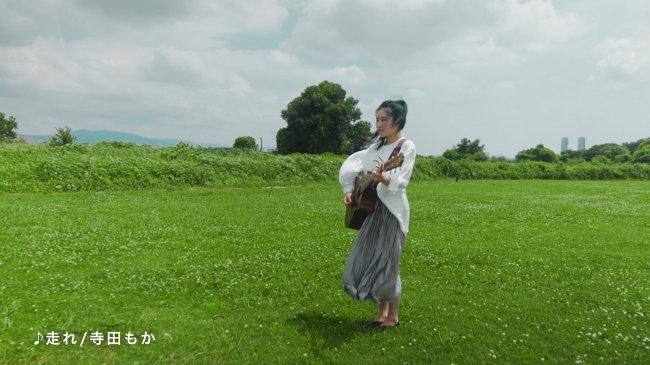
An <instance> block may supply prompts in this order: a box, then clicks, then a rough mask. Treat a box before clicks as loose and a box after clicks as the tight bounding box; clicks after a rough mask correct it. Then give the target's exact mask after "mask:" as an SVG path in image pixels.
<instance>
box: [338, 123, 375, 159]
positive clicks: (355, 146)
mask: <svg viewBox="0 0 650 365" xmlns="http://www.w3.org/2000/svg"><path fill="white" fill-rule="evenodd" d="M349 128H350V129H349V131H348V132H347V133H346V137H345V139H344V140H343V143H342V145H341V151H340V152H341V153H350V154H352V153H354V152H357V151H361V150H363V149H365V148H367V147H368V145H369V144H370V137H371V136H372V133H370V122H366V121H365V120H360V121H358V122H356V123H353V124H350V125H349Z"/></svg>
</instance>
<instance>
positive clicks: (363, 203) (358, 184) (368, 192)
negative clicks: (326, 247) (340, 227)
mask: <svg viewBox="0 0 650 365" xmlns="http://www.w3.org/2000/svg"><path fill="white" fill-rule="evenodd" d="M404 141H405V139H402V140H401V141H400V143H399V144H398V145H397V147H395V149H394V150H393V153H392V154H391V156H390V159H388V161H386V162H383V161H381V162H379V161H377V160H375V162H377V163H378V164H379V166H378V168H377V172H378V173H383V172H385V171H391V170H393V169H395V168H398V167H400V166H402V163H403V162H404V154H402V153H398V152H399V149H400V147H401V146H402V143H404ZM380 160H381V158H380ZM376 188H377V183H376V182H375V181H374V180H373V178H372V171H366V173H365V175H363V176H361V177H359V176H357V177H356V178H355V179H354V191H353V192H352V203H351V204H350V205H348V206H346V207H345V227H346V228H350V229H356V230H359V229H361V226H362V225H363V222H364V221H365V220H366V217H368V215H369V214H370V213H372V211H373V210H374V209H375V201H376V199H377V190H376Z"/></svg>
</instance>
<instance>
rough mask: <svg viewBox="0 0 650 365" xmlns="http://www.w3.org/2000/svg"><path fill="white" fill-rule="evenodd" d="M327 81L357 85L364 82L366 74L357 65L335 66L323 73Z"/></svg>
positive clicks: (344, 84)
mask: <svg viewBox="0 0 650 365" xmlns="http://www.w3.org/2000/svg"><path fill="white" fill-rule="evenodd" d="M325 79H326V80H328V81H332V82H336V83H338V84H341V86H343V88H344V89H345V87H346V86H352V87H359V86H363V85H364V84H365V83H366V74H365V73H364V72H363V70H361V69H360V68H359V67H357V66H350V67H337V68H335V69H333V70H331V71H328V72H327V73H326V74H325Z"/></svg>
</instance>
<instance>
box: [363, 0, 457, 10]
mask: <svg viewBox="0 0 650 365" xmlns="http://www.w3.org/2000/svg"><path fill="white" fill-rule="evenodd" d="M360 2H361V4H364V5H368V6H372V7H374V8H377V9H380V10H388V11H391V12H397V11H404V10H408V11H414V10H419V9H422V8H423V7H426V6H428V5H432V4H433V5H435V4H442V3H444V2H445V0H360Z"/></svg>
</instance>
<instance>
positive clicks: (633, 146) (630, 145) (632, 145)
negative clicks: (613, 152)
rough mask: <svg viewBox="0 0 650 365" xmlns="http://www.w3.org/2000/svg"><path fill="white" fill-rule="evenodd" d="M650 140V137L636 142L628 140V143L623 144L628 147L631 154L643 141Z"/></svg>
mask: <svg viewBox="0 0 650 365" xmlns="http://www.w3.org/2000/svg"><path fill="white" fill-rule="evenodd" d="M648 140H650V138H642V139H640V140H638V141H636V142H627V143H622V144H621V145H622V146H623V147H625V148H627V149H628V150H629V151H630V154H634V152H635V151H636V149H637V148H639V146H640V145H641V143H643V142H645V141H648Z"/></svg>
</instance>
